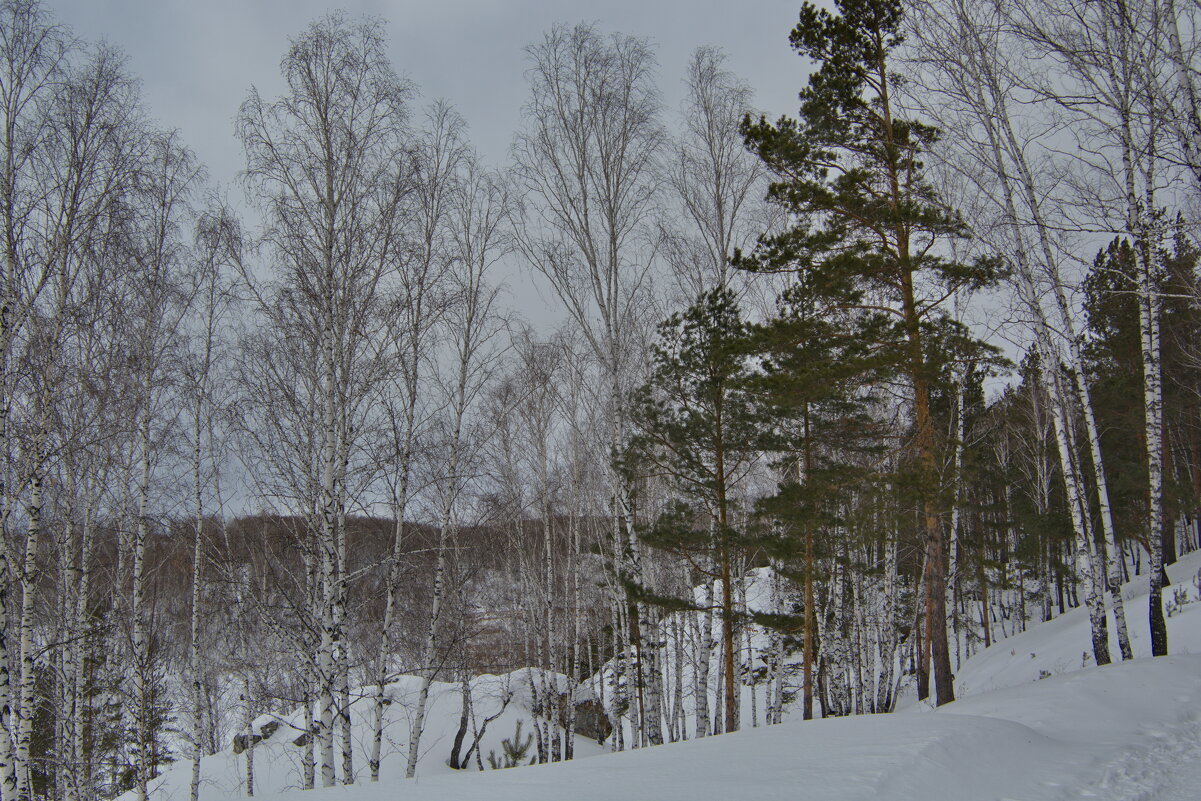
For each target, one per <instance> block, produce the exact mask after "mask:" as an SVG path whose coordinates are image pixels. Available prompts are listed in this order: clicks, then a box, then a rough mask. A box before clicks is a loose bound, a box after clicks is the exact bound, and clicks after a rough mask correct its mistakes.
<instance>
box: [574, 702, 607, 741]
mask: <svg viewBox="0 0 1201 801" xmlns="http://www.w3.org/2000/svg"><path fill="white" fill-rule="evenodd" d="M575 730H576V733H577V734H579V735H580V736H582V737H588V738H589V739H592V740H596V741H597V742H598V743H603V742H604V741H605V738H606V737H608V736H609V735H610V734H612V733H613V721H611V720H609V715H608V714H607V713H606V712H605V708H604V707H603V706H601V705H600V704H599V703H597V702H596V701H595V700H593V699H591V698H590V699H588V700H587V701H580V702H579V703H578V704H576V705H575Z"/></svg>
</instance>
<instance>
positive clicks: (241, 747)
mask: <svg viewBox="0 0 1201 801" xmlns="http://www.w3.org/2000/svg"><path fill="white" fill-rule="evenodd" d="M262 741H263V738H262V737H260V736H258V735H257V734H251V735H245V734H235V735H234V753H235V754H240V753H242V752H243V751H245V750H246V749H247V747H249V746H253V745H255V744H256V743H261V742H262Z"/></svg>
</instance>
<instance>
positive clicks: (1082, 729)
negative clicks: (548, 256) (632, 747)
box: [152, 554, 1201, 801]
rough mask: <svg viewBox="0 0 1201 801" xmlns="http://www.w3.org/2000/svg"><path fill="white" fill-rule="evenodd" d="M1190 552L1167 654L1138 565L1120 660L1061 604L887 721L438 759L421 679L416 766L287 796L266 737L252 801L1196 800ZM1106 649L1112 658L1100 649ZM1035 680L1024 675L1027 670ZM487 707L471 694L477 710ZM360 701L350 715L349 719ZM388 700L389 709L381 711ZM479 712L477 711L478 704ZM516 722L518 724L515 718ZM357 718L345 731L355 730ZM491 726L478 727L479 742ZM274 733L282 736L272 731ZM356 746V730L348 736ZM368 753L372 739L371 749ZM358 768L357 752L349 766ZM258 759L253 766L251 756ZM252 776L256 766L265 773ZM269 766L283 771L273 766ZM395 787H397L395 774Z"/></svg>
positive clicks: (504, 682)
mask: <svg viewBox="0 0 1201 801" xmlns="http://www.w3.org/2000/svg"><path fill="white" fill-rule="evenodd" d="M1199 569H1201V554H1194V555H1191V556H1189V557H1187V558H1185V559H1183V560H1181V562H1180V563H1178V564H1177V565H1174V566H1172V567H1171V568H1169V575H1170V577H1171V579H1172V581H1173V584H1172V586H1171V587H1169V588H1168V590H1167V591H1166V592H1165V599H1169V598H1172V597H1173V591H1174V590H1181V589H1184V590H1186V591H1187V595H1186V597H1185V599H1184V600H1185V601H1186V602H1184V603H1181V604H1180V605H1179V610H1178V611H1176V612H1175V613H1174V614H1172V616H1171V617H1169V618H1168V629H1169V646H1170V650H1171V652H1172V656H1168V657H1161V658H1158V659H1151V658H1148V657H1146V654H1147V650H1148V648H1149V645H1148V638H1147V635H1146V633H1145V630H1146V628H1147V625H1146V596H1145V590H1143V589H1142V588H1143V587H1145V577H1142V578H1139V579H1136V580H1135V581H1134V582H1132V583H1131V585H1128V587H1127V589H1126V592H1127V596H1128V598H1129V600H1130V603H1128V604H1127V614H1128V616H1129V620H1130V628H1131V631H1132V633H1133V634H1134V648H1135V652H1136V656H1142V657H1144V658H1138V659H1135V660H1133V661H1131V662H1126V663H1121V664H1113V665H1109V666H1106V667H1102V668H1097V667H1095V666H1092V665H1091V662H1090V661H1089V660H1085V659H1084V658H1083V656H1082V655H1083V654H1084V653H1086V652H1088V651H1089V631H1088V617H1087V614H1086V612H1085V610H1083V609H1079V610H1074V611H1072V612H1069V613H1068V614H1066V615H1064V616H1062V617H1060V618H1058V619H1056V620H1053V621H1051V622H1049V623H1043V624H1037V625H1033V626H1032V627H1031V628H1030V629H1029V630H1028V631H1026V632H1024V633H1022V634H1018V635H1016V636H1013V637H1010V638H1009V639H1007V640H1004V641H1002V642H1000V643H998V644H996V645H994V646H993V647H992V648H989V649H986V650H985V651H983V652H981V653H979V654H977V655H976V656H975V657H973V658H972V659H970V660H968V661H967V662H965V663H964V665H963V666H962V669H961V670H960V671H959V674H958V676H957V690H958V693H959V696H960V700H958V701H956V702H955V703H953V704H949V705H947V706H944V707H941V708H939V709H937V710H934V709H931V708H930V707H928V706H926V705H922V704H916V703H911V704H909V705H908V706H907V707H906V708H904V709H903V710H902V711H900V712H898V713H895V714H892V715H872V716H860V717H846V718H836V719H827V720H814V721H801V720H799V719H797V717H799V716H795V717H794V718H793V719H791V720H787V721H786V722H784V723H783V724H781V725H778V726H772V727H760V728H757V729H747V730H744V731H742V732H739V733H737V734H728V735H724V736H720V737H711V738H707V739H704V740H696V741H691V742H686V743H677V744H672V745H663V746H659V747H657V748H650V749H641V750H637V751H628V752H625V753H621V754H610V753H603V750H604V749H602V748H600V747H599V746H596V745H595V744H591V743H581V747H580V749H579V750H580V753H581V755H587V754H594V755H595V756H585V758H577V759H576V760H575V761H573V762H566V763H558V764H552V765H541V766H535V767H522V768H516V769H511V770H498V771H486V772H484V773H476V772H471V773H458V772H455V771H451V770H450V769H449V768H447V767H446V766H445V764H444V760H445V758H446V756H447V754H448V753H449V743H450V740H451V739H452V738H453V734H454V730H455V728H456V727H457V725H458V714H459V699H458V690H457V688H456V687H455V686H453V685H435V689H436V692H435V693H434V696H433V697H434V699H435V701H434V704H433V706H432V708H431V713H430V720H431V724H430V725H431V728H430V729H429V730H428V731H427V734H426V737H427V738H428V739H425V740H423V745H424V749H423V750H424V751H425V755H424V757H423V760H422V762H421V763H420V767H419V771H418V778H417V779H414V780H411V781H406V780H404V779H400V778H399V775H400V772H401V771H402V770H403V758H402V757H401V756H400V755H399V753H398V749H397V748H396V747H395V746H394V747H393V748H392V751H393V753H392V755H391V757H390V758H389V757H385V763H384V780H383V781H381V782H380V783H379V784H371V783H370V782H366V781H363V782H361V783H360V784H358V785H356V786H353V787H338V788H331V789H329V790H316V791H309V792H301V791H296V790H291V789H289V788H290V787H295V786H296V785H295V784H294V783H290V782H291V781H292V780H289V779H287V778H286V775H293V776H294V775H295V766H294V765H292V764H290V763H288V762H287V760H286V759H285V755H288V754H289V750H288V749H291V752H294V753H293V754H291V757H292V758H298V756H299V749H296V748H295V747H293V746H291V745H290V744H287V742H286V739H285V737H284V736H283V735H281V734H277V735H276V736H275V737H273V738H272V739H271V740H270V741H268V742H267V743H265V744H264V745H261V746H259V747H258V748H257V749H256V753H255V765H256V772H257V773H258V774H259V777H260V786H259V787H258V788H257V792H256V797H259V798H263V797H269V798H273V799H279V801H335V799H336V800H337V801H392V799H393V798H395V797H398V796H399V797H403V798H404V799H406V801H451V800H452V799H453V800H454V801H459V800H460V799H467V798H486V799H489V801H593V800H595V801H601V799H623V801H641V800H642V799H656V801H674V800H675V799H679V800H680V801H685V800H686V801H703V800H704V799H726V798H729V797H731V796H734V795H736V796H737V797H740V798H747V799H750V798H754V799H755V800H756V801H767V800H768V799H785V798H787V799H796V798H798V797H805V798H812V799H821V801H854V800H857V799H910V798H921V799H923V800H924V801H972V799H1008V800H1010V801H1012V800H1013V799H1022V801H1058V800H1061V799H1077V798H1097V799H1106V800H1107V801H1128V800H1129V801H1135V800H1136V799H1137V800H1139V801H1148V800H1150V799H1159V800H1160V801H1182V800H1183V799H1197V798H1201V597H1199V596H1201V593H1199V591H1198V589H1197V588H1196V587H1195V586H1194V585H1193V580H1194V578H1195V577H1196V575H1197V571H1198V570H1199ZM1113 652H1114V653H1115V654H1116V653H1117V648H1116V644H1115V645H1114V648H1113ZM523 675H524V674H523V673H521V672H519V673H518V674H511V675H510V676H508V677H481V678H480V679H477V680H476V681H477V682H479V683H480V684H479V688H478V693H476V694H478V695H479V696H480V697H481V699H482V698H485V697H489V698H495V697H496V696H498V695H500V694H503V692H504V691H506V689H507V688H510V687H511V686H512V685H513V683H514V682H518V683H519V682H521V681H524V679H523V678H522V676H523ZM1040 677H1041V678H1040ZM415 689H416V684H415V682H408V683H405V682H401V683H400V684H398V685H395V686H394V691H395V694H396V698H397V703H395V704H393V705H392V707H390V708H389V714H390V715H395V716H396V717H394V718H393V725H392V728H391V730H390V731H391V733H392V735H393V737H397V736H399V737H400V738H401V739H403V734H404V727H405V725H406V723H407V721H405V720H404V717H405V716H404V715H403V713H402V712H400V711H399V710H400V709H402V708H403V706H404V701H405V695H406V694H408V693H410V692H415ZM487 703H492V704H494V705H495V704H496V703H497V702H496V701H495V700H493V701H490V702H486V701H481V700H478V699H477V704H480V709H479V710H478V711H479V714H481V715H482V714H483V713H484V710H483V706H485V705H486V704H487ZM369 708H370V707H369V702H363V703H362V709H361V711H360V710H359V709H356V713H357V714H358V716H359V717H360V718H362V719H363V720H364V723H365V722H366V719H367V718H368V717H369V715H367V714H365V713H366V712H368V711H369ZM393 710H398V711H393ZM488 714H491V712H489V713H488ZM521 716H525V717H526V719H527V721H528V710H527V709H526V708H525V707H524V706H523V703H522V700H521V699H520V698H519V697H515V698H514V700H513V701H511V702H510V705H509V707H508V708H507V709H506V711H505V715H504V716H502V717H501V718H500V719H498V720H497V721H496V722H495V723H493V724H492V727H495V728H492V727H489V739H488V741H487V743H486V745H485V749H484V754H485V755H486V754H487V751H488V749H489V748H492V749H496V750H497V751H499V740H500V738H501V737H507V736H510V735H511V734H512V731H513V728H514V726H515V722H516V719H517V718H518V717H521ZM527 729H528V726H527ZM365 733H366V730H365V729H364V730H362V732H361V734H362V735H365ZM493 738H495V739H493ZM288 739H290V737H289V738H288ZM360 740H361V744H362V746H363V747H364V748H366V747H367V746H368V744H369V743H368V741H367V738H366V736H361V737H360ZM385 750H386V751H387V750H388V749H385ZM357 765H358V768H359V769H360V771H361V772H362V775H363V776H364V777H365V776H366V763H365V758H363V759H362V761H360V762H359V763H357ZM269 766H270V767H269ZM189 770H190V765H189V764H188V763H186V762H184V763H181V764H179V765H178V766H177V767H176V768H174V769H173V770H172V771H170V772H169V773H168V774H167V775H166V776H165V777H164V779H163V780H162V781H161V783H160V784H159V785H158V786H157V787H156V789H155V791H154V794H153V796H152V798H154V799H155V801H182V799H186V798H187V776H188V773H189ZM203 770H204V775H205V777H206V779H205V784H204V787H203V789H202V799H203V801H226V799H228V800H229V801H233V799H235V798H241V797H243V795H242V793H241V789H240V786H239V781H240V775H241V771H242V770H244V761H243V759H242V758H241V757H233V756H232V754H230V753H228V752H227V753H225V754H219V755H216V756H214V757H209V758H206V759H205V760H204V762H203ZM268 774H269V775H268ZM285 774H286V775H285ZM401 785H403V786H401Z"/></svg>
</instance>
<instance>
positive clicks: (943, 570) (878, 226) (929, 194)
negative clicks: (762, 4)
mask: <svg viewBox="0 0 1201 801" xmlns="http://www.w3.org/2000/svg"><path fill="white" fill-rule="evenodd" d="M835 6H836V12H830V11H827V10H825V9H822V8H818V7H817V6H816V5H813V4H812V3H805V4H804V5H803V6H802V7H801V13H800V21H799V23H798V24H797V26H796V27H795V28H794V29H793V31H792V34H791V36H790V41H791V43H792V46H793V48H794V49H795V50H796V51H797V53H798V54H799V55H801V56H803V57H805V58H807V59H810V60H811V61H813V62H814V63H815V64H816V67H817V69H816V70H815V71H814V72H813V73H812V74H811V75H810V77H809V82H808V85H807V86H806V87H805V88H804V89H803V90H802V91H801V93H800V100H801V107H800V114H799V116H798V118H797V119H795V120H793V119H789V118H781V119H780V120H779V121H777V122H776V123H774V124H772V123H769V122H768V121H767V120H766V119H765V118H760V119H759V120H758V121H753V120H751V119H747V120H746V121H745V122H744V126H743V133H744V135H745V137H746V141H747V144H748V146H749V147H750V148H751V149H752V150H753V151H754V152H755V153H757V154H758V155H759V157H760V158H761V159H763V161H764V162H765V164H766V165H767V167H768V168H769V169H770V170H771V172H772V173H773V174H774V175H775V176H776V181H775V182H774V183H773V184H772V186H771V189H770V194H769V197H770V198H771V199H772V200H773V201H775V202H776V203H778V204H779V205H780V206H782V207H783V208H784V209H786V210H787V211H788V212H790V214H791V215H792V217H793V218H794V219H795V220H797V221H798V222H797V224H796V225H795V226H794V227H792V228H791V229H789V230H788V231H786V232H784V233H782V234H780V235H777V236H772V237H767V238H765V239H764V241H763V243H762V245H761V250H767V251H773V252H775V253H777V254H783V253H788V254H790V255H791V257H792V259H793V261H794V266H795V269H798V270H803V271H807V272H811V273H813V274H814V275H815V276H817V278H815V279H813V283H814V284H815V285H817V286H822V285H840V286H847V285H850V286H852V287H853V288H854V289H855V290H856V292H857V294H858V300H857V303H858V305H859V306H861V307H862V308H871V309H872V310H875V311H879V312H881V313H882V314H884V315H886V316H887V318H888V319H889V321H890V325H889V326H888V329H889V330H888V331H886V332H882V334H883V335H884V336H886V337H887V339H888V341H890V342H892V343H894V344H895V345H896V347H897V356H898V358H897V367H898V368H899V369H900V370H901V371H902V372H903V374H904V375H905V376H906V378H907V380H908V383H909V385H910V387H911V390H912V395H911V399H912V420H911V424H912V430H911V436H910V448H911V453H912V459H913V468H914V470H915V471H916V473H917V475H918V476H919V482H918V485H919V487H920V488H921V496H922V500H921V507H922V520H923V527H924V538H925V548H926V593H925V596H926V628H927V631H928V632H929V636H930V645H931V654H932V659H933V672H934V676H935V680H936V684H937V696H936V699H937V702H938V703H939V704H943V703H946V702H948V701H952V700H954V698H955V693H954V689H953V687H952V681H953V679H952V673H951V657H950V649H949V647H948V640H947V627H946V619H947V614H946V580H947V564H946V559H945V547H944V527H943V520H942V518H943V516H944V514H943V513H944V511H945V509H944V506H945V504H944V503H943V502H942V501H941V494H940V492H939V491H938V490H939V488H938V465H939V442H938V438H937V433H936V429H935V426H934V421H933V417H932V410H931V403H930V398H931V383H932V381H933V380H934V375H933V370H932V368H931V365H930V355H931V353H930V351H931V343H930V342H929V339H930V335H931V328H932V327H941V323H942V320H943V319H944V318H945V316H946V315H945V310H944V309H943V301H944V300H945V299H946V298H949V297H951V295H952V294H953V293H954V292H955V291H956V290H957V289H960V288H963V287H967V286H973V285H982V284H985V283H987V282H989V281H991V280H994V279H995V275H994V270H993V268H992V266H991V265H989V264H979V265H970V266H969V265H964V264H961V263H957V262H955V261H953V260H949V259H946V258H944V257H942V256H941V255H940V252H941V250H940V246H941V245H943V244H944V243H946V242H947V241H948V240H951V239H954V238H957V237H964V236H966V235H967V230H966V226H965V225H964V224H963V222H962V220H961V219H960V218H959V216H958V215H957V214H956V213H954V212H953V211H952V210H950V209H949V208H948V207H947V206H946V204H945V203H944V202H943V201H942V200H941V199H940V198H939V196H938V193H937V192H936V191H935V189H934V187H933V186H932V185H931V184H930V183H929V182H928V181H927V180H926V178H925V176H924V173H923V165H922V162H921V156H922V153H923V152H924V151H926V150H927V149H928V148H929V147H930V145H931V144H932V143H933V142H934V141H935V139H936V137H937V132H936V131H935V129H933V128H931V127H930V126H927V125H923V124H921V123H920V122H918V121H916V120H911V119H906V118H904V117H903V116H899V113H898V109H897V106H896V94H897V90H898V85H899V77H898V76H897V75H896V74H895V73H894V71H893V69H892V66H891V57H892V54H893V52H894V51H895V49H896V48H897V46H898V45H900V43H901V37H900V35H899V33H898V31H899V29H900V24H901V16H902V6H901V3H900V2H898V1H897V0H838V2H836V3H835Z"/></svg>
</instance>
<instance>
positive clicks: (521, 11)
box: [47, 0, 804, 201]
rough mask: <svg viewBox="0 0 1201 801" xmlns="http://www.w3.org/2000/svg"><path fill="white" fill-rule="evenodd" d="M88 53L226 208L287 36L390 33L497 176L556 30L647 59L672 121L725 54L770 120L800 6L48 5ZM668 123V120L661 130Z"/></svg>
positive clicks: (783, 109)
mask: <svg viewBox="0 0 1201 801" xmlns="http://www.w3.org/2000/svg"><path fill="white" fill-rule="evenodd" d="M47 5H48V6H49V7H50V8H51V9H53V11H54V12H55V13H56V14H57V15H58V17H59V19H60V20H61V21H63V22H65V23H67V24H68V25H70V26H71V27H72V28H73V29H74V31H75V33H76V34H77V35H78V36H80V37H82V38H86V39H92V40H95V39H101V38H103V39H106V40H108V41H109V42H110V43H112V44H114V45H116V46H118V47H120V48H121V49H122V50H124V51H125V53H126V54H127V55H128V57H129V70H130V72H132V73H133V74H134V75H135V76H137V77H139V78H140V79H141V80H142V82H143V88H144V96H145V101H146V105H147V107H148V109H149V111H150V113H151V115H153V116H154V117H155V118H156V119H157V120H158V122H159V124H160V125H162V126H163V127H168V128H178V129H179V130H180V131H181V132H182V134H183V136H184V140H185V141H186V142H187V143H188V145H189V146H190V147H191V148H192V149H193V150H195V151H196V153H197V154H198V155H199V156H200V158H201V160H202V161H203V162H204V163H205V164H206V165H207V166H208V168H209V170H210V173H211V175H212V177H213V179H214V180H215V181H216V182H217V183H219V184H221V185H223V186H224V187H225V188H226V189H227V191H228V193H229V194H230V195H231V196H232V199H234V200H235V201H236V200H239V199H240V191H238V190H237V189H236V188H235V187H233V186H231V183H232V181H233V179H234V178H235V176H236V175H237V171H238V169H239V168H240V166H241V159H242V153H241V148H240V145H239V144H238V143H237V141H236V140H235V139H234V137H233V118H234V115H235V113H236V111H237V108H238V105H239V104H240V103H241V102H242V100H243V99H244V98H245V97H246V92H247V90H248V89H249V88H250V86H251V85H254V86H257V87H258V89H259V91H260V92H262V93H263V94H264V96H274V95H276V94H278V93H279V91H280V90H281V88H282V82H281V80H280V78H279V60H280V57H281V56H282V55H283V52H284V50H285V48H286V47H287V40H288V38H289V37H290V36H294V35H296V34H297V33H299V32H300V31H301V30H303V29H304V27H305V26H306V25H307V24H308V23H309V22H310V21H311V20H313V19H315V18H317V17H319V16H321V15H323V14H324V13H326V12H327V11H329V10H332V9H336V8H342V9H345V10H347V11H348V12H350V13H351V14H353V15H361V14H369V15H373V16H379V17H381V18H383V19H384V20H386V22H387V26H388V30H387V35H388V40H389V42H390V46H391V54H392V62H393V65H394V66H395V68H396V70H397V71H398V72H399V73H401V74H402V75H405V76H407V77H408V78H410V79H411V80H413V81H414V82H415V83H416V84H417V86H418V87H419V89H420V90H421V93H422V97H423V99H424V100H432V99H435V98H445V99H447V100H449V101H450V102H451V103H453V104H454V105H455V106H456V108H457V109H458V110H459V112H460V113H461V114H462V115H463V116H464V117H465V118H466V119H467V121H468V123H469V125H470V126H471V134H472V140H473V141H474V142H475V144H476V146H477V147H478V148H479V150H480V152H481V153H482V154H483V156H484V157H485V159H487V160H488V161H489V162H491V163H492V164H494V165H496V166H500V165H501V164H502V163H504V162H505V161H506V160H507V156H508V148H509V143H510V141H511V140H512V137H513V133H514V131H515V130H516V129H517V128H518V127H519V125H520V121H521V107H522V104H523V103H524V102H525V97H526V84H525V74H524V73H525V69H526V67H527V63H526V57H525V53H524V50H523V48H524V47H525V46H526V45H528V44H530V43H532V42H534V41H536V40H538V39H539V38H541V36H542V33H543V31H545V30H546V29H547V28H549V27H550V26H551V25H553V24H555V23H557V22H568V23H575V22H579V21H589V22H595V23H598V24H599V25H600V26H601V28H602V29H604V30H606V31H620V32H622V33H629V34H635V35H638V36H644V37H647V38H649V39H650V40H651V41H652V42H653V43H655V45H656V46H657V50H658V55H659V64H660V75H659V85H660V89H661V91H662V92H663V95H664V99H665V102H666V104H667V107H668V110H669V112H671V113H672V114H673V115H674V113H675V112H676V110H677V109H678V107H679V103H680V99H681V95H682V79H683V74H684V67H685V65H686V63H687V61H688V57H689V55H690V54H691V52H692V50H693V49H695V48H696V47H697V46H698V45H702V44H714V45H718V46H720V47H721V48H722V49H724V50H725V52H726V54H727V55H728V57H729V62H728V64H729V68H730V69H731V71H733V72H734V73H736V74H737V75H739V76H740V77H742V78H743V79H744V80H746V81H747V82H748V83H750V85H751V86H753V87H754V89H755V92H756V104H757V106H758V107H759V108H761V109H763V110H765V111H768V112H770V116H777V115H779V114H781V113H788V114H793V113H795V111H796V93H797V91H798V90H799V89H800V87H801V82H802V79H803V75H804V65H803V62H802V61H801V59H800V58H799V57H798V56H797V55H796V54H795V53H793V52H792V51H791V49H790V48H789V46H788V38H787V37H788V31H789V30H790V29H791V28H792V26H793V25H794V24H795V23H796V19H797V12H798V9H799V2H797V1H796V0H745V1H744V2H741V3H733V2H730V1H729V0H590V1H589V2H580V0H560V1H559V2H552V0H443V2H412V1H411V0H410V2H401V1H400V0H392V2H387V1H386V0H344V1H343V2H340V3H338V2H322V0H47ZM668 121H669V122H672V121H673V120H672V119H671V118H669V120H668Z"/></svg>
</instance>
